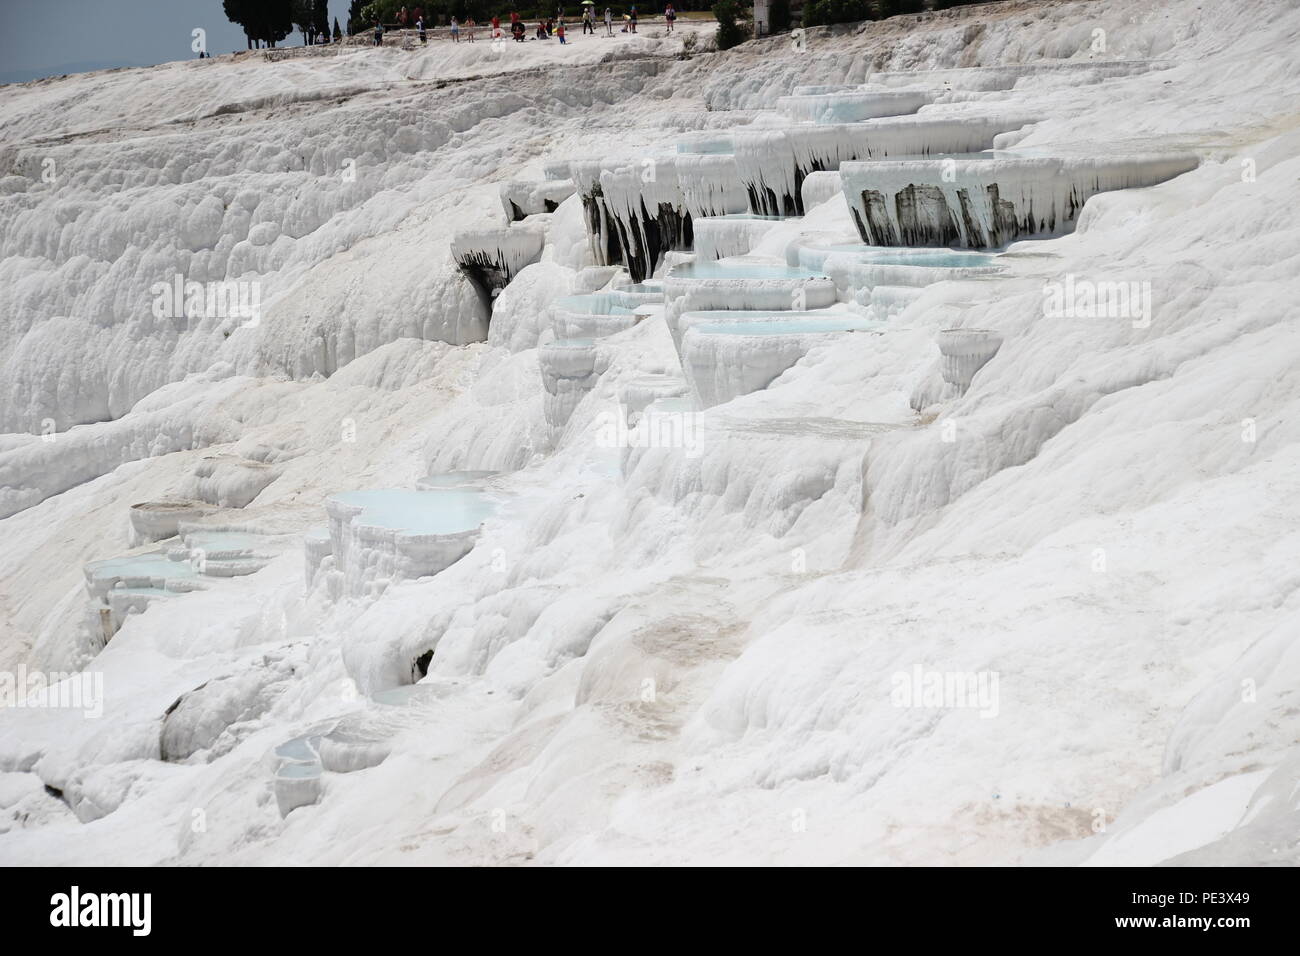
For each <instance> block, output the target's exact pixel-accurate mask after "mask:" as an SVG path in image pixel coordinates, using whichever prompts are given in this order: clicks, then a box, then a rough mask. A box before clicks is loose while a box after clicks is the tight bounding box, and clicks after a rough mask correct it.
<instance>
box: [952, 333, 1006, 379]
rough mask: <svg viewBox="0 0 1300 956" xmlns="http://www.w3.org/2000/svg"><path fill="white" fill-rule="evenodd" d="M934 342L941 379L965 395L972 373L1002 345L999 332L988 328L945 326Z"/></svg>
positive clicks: (983, 364) (986, 361)
mask: <svg viewBox="0 0 1300 956" xmlns="http://www.w3.org/2000/svg"><path fill="white" fill-rule="evenodd" d="M936 342H937V344H938V346H939V354H940V356H942V360H941V366H940V369H941V372H942V374H943V380H944V381H945V382H947V383H948V384H949V385H955V386H956V387H957V389H958V392H959V393H962V394H964V393H965V392H966V390H967V389H969V388H970V383H971V379H972V378H974V377H975V373H976V372H978V371H979V370H980V369H981V368H983V367H984V366H985V365H987V364H988V361H989V359H991V358H993V356H994V355H996V354H997V352H998V349H1000V348H1001V347H1002V335H1001V334H1000V333H998V332H994V331H991V330H989V329H944V330H943V331H942V332H940V333H939V335H938V337H937V339H936Z"/></svg>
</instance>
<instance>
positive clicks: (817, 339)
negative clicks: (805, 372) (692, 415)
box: [681, 310, 881, 408]
mask: <svg viewBox="0 0 1300 956" xmlns="http://www.w3.org/2000/svg"><path fill="white" fill-rule="evenodd" d="M681 324H682V353H681V354H682V367H683V369H684V370H685V372H686V377H687V380H688V381H689V382H690V383H691V387H692V389H693V390H694V392H695V395H696V396H697V397H698V399H699V402H700V405H701V406H702V407H703V408H711V407H713V406H715V405H721V404H724V403H725V402H729V401H731V400H732V399H733V398H736V397H738V396H740V395H747V394H749V393H751V392H756V391H759V390H761V389H764V388H767V386H768V385H770V384H771V383H772V382H773V381H774V380H775V379H777V378H778V377H780V376H781V375H782V374H783V373H784V372H785V371H787V370H788V369H789V368H791V367H792V366H793V365H795V364H796V363H797V362H798V361H799V360H800V359H802V358H803V357H804V356H805V355H806V354H807V353H808V352H809V351H810V350H811V349H813V348H814V347H816V346H817V345H820V344H824V343H826V342H829V341H832V340H833V339H834V338H835V337H836V336H839V335H844V334H849V333H862V332H867V333H877V332H879V331H880V329H881V325H880V323H878V322H874V321H871V320H868V319H863V318H861V317H860V316H857V315H854V314H852V313H849V312H834V311H828V310H822V311H820V312H798V313H783V312H759V311H754V312H717V311H714V312H710V311H704V312H692V313H687V314H686V315H683V316H682V323H681Z"/></svg>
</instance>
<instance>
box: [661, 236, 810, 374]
mask: <svg viewBox="0 0 1300 956" xmlns="http://www.w3.org/2000/svg"><path fill="white" fill-rule="evenodd" d="M664 301H665V302H666V308H665V309H664V321H665V323H666V324H667V325H668V331H669V333H670V334H671V335H672V339H673V345H674V346H676V348H677V351H678V355H679V356H680V355H681V332H680V330H679V329H678V327H677V317H678V316H680V315H682V314H684V313H686V312H696V311H701V310H707V309H727V310H751V309H759V310H765V311H773V310H775V311H794V312H801V311H806V310H810V309H821V308H826V307H827V306H831V305H834V304H835V301H836V291H835V283H834V282H832V281H831V279H829V278H828V277H827V276H824V275H820V274H818V273H816V272H813V271H812V270H809V269H803V268H800V267H799V266H791V265H788V264H786V263H784V262H782V261H781V260H779V259H766V258H764V259H760V258H757V257H754V258H750V257H736V258H732V259H721V260H718V261H716V262H698V261H697V262H688V263H682V264H681V265H677V266H674V267H673V268H672V269H671V270H670V271H669V273H668V275H667V276H666V277H665V279H664Z"/></svg>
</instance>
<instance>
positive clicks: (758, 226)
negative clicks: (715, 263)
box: [692, 214, 784, 262]
mask: <svg viewBox="0 0 1300 956" xmlns="http://www.w3.org/2000/svg"><path fill="white" fill-rule="evenodd" d="M783 221H784V220H783V219H781V218H778V217H776V216H754V215H748V214H740V215H732V216H707V217H703V218H700V219H696V220H694V221H693V222H692V226H693V228H694V230H695V259H696V261H697V262H710V261H712V260H715V259H727V258H730V257H732V256H743V255H747V254H748V253H749V251H750V250H751V249H753V248H754V244H755V243H757V242H758V240H759V239H761V238H762V237H763V236H764V235H765V234H766V233H768V232H770V231H771V230H772V228H773V227H774V226H776V225H778V224H779V223H781V222H783Z"/></svg>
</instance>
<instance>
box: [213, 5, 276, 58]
mask: <svg viewBox="0 0 1300 956" xmlns="http://www.w3.org/2000/svg"><path fill="white" fill-rule="evenodd" d="M221 6H222V9H223V10H224V11H225V13H226V19H228V20H229V21H230V22H231V23H236V24H238V25H239V26H241V27H243V28H244V36H245V37H247V39H248V48H249V49H250V50H252V49H254V48H256V47H259V46H262V45H263V44H265V45H266V46H269V47H273V46H275V45H276V44H277V43H279V42H280V41H281V40H283V39H284V38H285V37H287V36H288V35H289V34H290V32H292V30H293V0H222V4H221Z"/></svg>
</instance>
